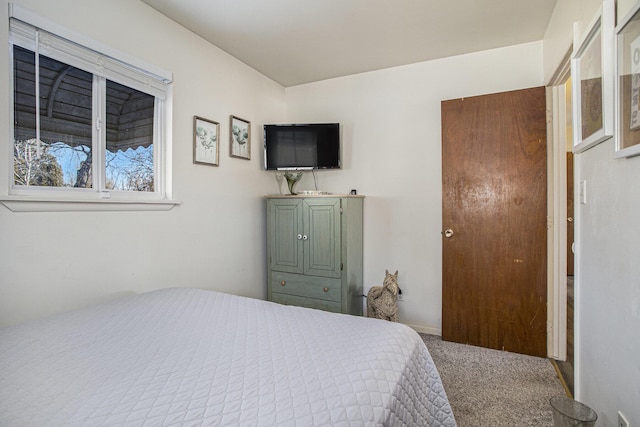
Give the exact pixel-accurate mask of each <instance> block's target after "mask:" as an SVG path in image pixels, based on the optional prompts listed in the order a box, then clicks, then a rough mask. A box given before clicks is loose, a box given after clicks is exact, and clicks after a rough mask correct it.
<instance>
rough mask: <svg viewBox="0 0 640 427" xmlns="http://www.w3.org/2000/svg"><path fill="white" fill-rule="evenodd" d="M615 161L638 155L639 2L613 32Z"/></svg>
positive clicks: (639, 118)
mask: <svg viewBox="0 0 640 427" xmlns="http://www.w3.org/2000/svg"><path fill="white" fill-rule="evenodd" d="M615 42H616V50H615V54H616V56H615V61H614V64H615V77H616V78H615V83H616V87H615V93H616V103H615V104H616V105H615V106H616V108H615V110H616V126H615V131H616V132H615V133H616V135H615V151H614V157H615V158H624V157H633V156H637V155H640V103H639V97H640V1H638V2H636V3H635V4H634V6H633V7H632V8H631V10H630V11H629V13H627V15H626V16H625V17H624V18H622V19H621V20H620V23H619V24H618V26H617V27H616V29H615Z"/></svg>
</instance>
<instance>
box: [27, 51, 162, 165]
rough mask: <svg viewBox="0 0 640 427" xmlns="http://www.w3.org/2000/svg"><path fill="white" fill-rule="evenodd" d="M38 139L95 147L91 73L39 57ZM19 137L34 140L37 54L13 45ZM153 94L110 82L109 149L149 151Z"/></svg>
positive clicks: (151, 136)
mask: <svg viewBox="0 0 640 427" xmlns="http://www.w3.org/2000/svg"><path fill="white" fill-rule="evenodd" d="M39 63H40V94H39V95H40V139H41V140H42V141H44V142H48V143H54V142H63V143H65V144H67V145H70V146H79V145H86V146H91V140H92V130H93V126H92V122H93V120H92V115H93V114H92V111H93V108H92V106H93V101H92V86H93V76H92V74H91V73H88V72H86V71H83V70H80V69H78V68H75V67H72V66H70V65H67V64H64V63H62V62H60V61H56V60H54V59H51V58H47V57H46V56H43V55H40V58H39ZM14 68H15V83H14V86H15V94H14V95H15V96H14V102H15V105H14V111H15V118H14V120H15V138H16V139H17V140H23V139H31V138H35V136H36V135H35V127H36V126H35V125H36V120H35V108H36V102H35V99H36V91H35V54H34V53H33V52H31V51H28V50H26V49H23V48H21V47H18V46H15V47H14ZM154 101H155V98H154V97H153V96H152V95H148V94H146V93H143V92H140V91H138V90H135V89H132V88H129V87H127V86H123V85H121V84H118V83H116V82H113V81H107V103H106V104H107V112H106V113H107V114H106V129H107V150H108V151H110V152H113V153H115V152H117V151H125V150H127V149H128V148H133V149H136V148H138V147H140V146H143V147H148V146H149V145H151V144H152V143H153V117H154Z"/></svg>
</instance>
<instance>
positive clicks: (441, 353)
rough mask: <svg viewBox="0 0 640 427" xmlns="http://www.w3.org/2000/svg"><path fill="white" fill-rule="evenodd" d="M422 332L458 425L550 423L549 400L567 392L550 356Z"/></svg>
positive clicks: (511, 426) (521, 426)
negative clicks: (478, 345)
mask: <svg viewBox="0 0 640 427" xmlns="http://www.w3.org/2000/svg"><path fill="white" fill-rule="evenodd" d="M420 336H421V337H422V339H423V340H424V342H425V344H426V345H427V348H428V349H429V352H430V353H431V357H433V361H434V362H435V364H436V367H437V368H438V372H440V377H441V378H442V382H443V383H444V388H445V390H446V392H447V396H448V398H449V402H450V403H451V407H452V409H453V414H454V415H455V417H456V421H457V422H458V426H459V427H484V426H491V427H502V426H505V427H514V426H518V427H525V426H535V427H544V426H553V414H552V411H551V406H550V404H549V399H551V398H552V397H553V396H566V393H565V390H564V387H563V385H562V383H561V382H560V379H559V378H558V376H557V374H556V371H555V369H554V367H553V365H552V364H551V361H550V360H548V359H543V358H539V357H532V356H525V355H522V354H516V353H509V352H505V351H499V350H491V349H486V348H482V347H474V346H470V345H464V344H456V343H451V342H446V341H442V340H441V339H440V337H437V336H434V335H426V334H420Z"/></svg>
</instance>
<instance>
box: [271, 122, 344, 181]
mask: <svg viewBox="0 0 640 427" xmlns="http://www.w3.org/2000/svg"><path fill="white" fill-rule="evenodd" d="M264 161H265V169H267V170H274V169H276V170H277V169H281V170H287V169H289V170H291V169H338V168H340V124H339V123H316V124H288V125H264Z"/></svg>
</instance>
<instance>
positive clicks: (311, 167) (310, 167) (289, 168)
mask: <svg viewBox="0 0 640 427" xmlns="http://www.w3.org/2000/svg"><path fill="white" fill-rule="evenodd" d="M267 126H272V127H305V126H337V127H338V165H337V166H331V167H327V166H325V167H318V166H315V167H314V166H298V167H281V168H273V167H272V168H269V167H268V165H267ZM262 131H263V155H264V169H265V170H268V171H295V170H299V171H305V170H307V171H309V170H336V169H342V134H341V132H342V129H341V126H340V123H339V122H328V123H277V124H276V123H267V124H264V125H263V127H262Z"/></svg>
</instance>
